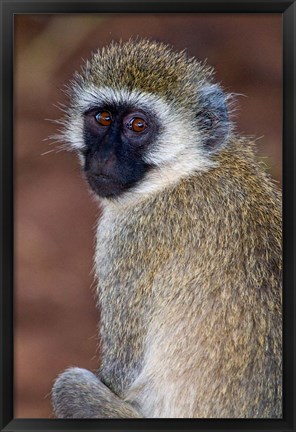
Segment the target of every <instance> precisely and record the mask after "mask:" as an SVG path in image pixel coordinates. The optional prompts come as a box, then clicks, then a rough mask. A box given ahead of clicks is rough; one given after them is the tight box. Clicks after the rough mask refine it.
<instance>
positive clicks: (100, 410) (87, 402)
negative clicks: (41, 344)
mask: <svg viewBox="0 0 296 432" xmlns="http://www.w3.org/2000/svg"><path fill="white" fill-rule="evenodd" d="M52 402H53V407H54V413H55V415H56V417H58V418H76V419H78V418H141V417H143V416H142V415H141V414H140V413H139V412H138V411H137V410H136V409H135V408H134V407H133V406H132V405H131V404H129V403H127V402H125V401H124V400H122V399H120V398H119V397H118V396H117V395H115V394H114V393H113V392H112V391H111V390H110V389H109V388H108V387H107V386H106V385H105V384H103V383H102V381H100V380H99V378H97V377H96V375H94V374H93V373H92V372H90V371H88V370H86V369H81V368H77V367H75V368H70V369H67V370H66V371H65V372H63V373H62V374H61V375H60V376H59V377H58V378H57V380H56V381H55V383H54V385H53V389H52Z"/></svg>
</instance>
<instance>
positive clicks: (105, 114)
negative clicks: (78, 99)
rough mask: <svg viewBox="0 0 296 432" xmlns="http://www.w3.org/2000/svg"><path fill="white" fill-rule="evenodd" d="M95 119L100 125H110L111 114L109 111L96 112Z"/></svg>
mask: <svg viewBox="0 0 296 432" xmlns="http://www.w3.org/2000/svg"><path fill="white" fill-rule="evenodd" d="M95 119H96V121H97V122H98V123H100V125H102V126H110V124H111V123H112V114H111V113H110V112H109V111H101V112H98V113H97V114H96V116H95Z"/></svg>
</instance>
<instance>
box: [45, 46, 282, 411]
mask: <svg viewBox="0 0 296 432" xmlns="http://www.w3.org/2000/svg"><path fill="white" fill-rule="evenodd" d="M228 99H229V97H228V96H227V95H225V94H224V92H223V90H222V89H221V88H220V86H219V85H217V84H215V83H214V81H213V70H212V69H211V68H210V67H208V66H206V65H205V64H201V63H199V62H197V61H196V60H195V59H193V58H188V57H187V55H186V54H185V53H184V52H177V53H176V52H174V51H172V49H171V48H170V47H168V46H166V45H164V44H161V43H155V42H150V41H147V40H136V41H129V42H127V43H121V42H120V43H113V44H111V45H110V46H109V47H107V48H103V49H102V50H101V51H98V52H97V53H95V54H94V55H93V57H92V59H91V60H90V61H88V62H87V63H86V65H85V68H84V69H83V71H82V73H81V74H77V75H76V76H75V80H74V82H73V83H72V84H71V91H70V104H69V108H68V110H67V114H66V118H65V119H64V131H63V132H62V137H61V139H63V140H65V141H67V142H68V143H69V144H70V146H71V148H73V149H74V150H76V151H77V153H78V155H79V158H80V161H81V164H82V169H83V173H84V176H85V178H86V180H87V181H88V183H89V185H90V188H91V190H92V191H93V194H94V195H95V196H96V197H98V199H99V200H100V203H101V205H102V208H103V215H102V217H101V219H100V220H99V223H98V230H97V247H96V252H95V269H96V276H97V279H98V289H97V295H98V307H99V309H100V311H101V324H100V340H101V365H100V368H99V370H98V372H96V373H92V372H90V371H88V370H85V369H81V368H70V369H68V370H66V371H65V372H63V373H62V374H61V375H60V376H59V377H58V378H57V380H56V382H55V383H54V386H53V390H52V400H53V407H54V412H55V415H56V416H57V417H59V418H137V417H138V418H141V417H145V418H151V417H154V418H157V417H161V418H279V417H281V416H282V360H281V358H282V351H281V350H282V348H281V346H282V317H281V280H282V276H281V269H282V266H281V256H282V255H281V199H280V194H279V192H278V191H277V189H276V187H275V186H274V184H273V182H272V181H271V179H270V178H269V176H268V175H267V174H266V173H265V172H264V169H263V168H262V166H261V165H260V164H259V163H258V162H257V160H256V157H255V155H254V144H253V143H252V142H250V140H249V139H245V138H241V137H239V136H237V134H236V133H235V132H234V130H233V128H232V126H231V122H230V119H229V113H228V108H227V107H228Z"/></svg>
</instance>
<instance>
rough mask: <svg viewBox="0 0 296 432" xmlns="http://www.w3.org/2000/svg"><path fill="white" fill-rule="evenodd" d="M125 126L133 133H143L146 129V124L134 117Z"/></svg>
mask: <svg viewBox="0 0 296 432" xmlns="http://www.w3.org/2000/svg"><path fill="white" fill-rule="evenodd" d="M126 126H127V127H128V128H129V129H130V130H132V131H134V132H143V130H145V129H146V127H147V123H146V122H145V120H144V119H142V118H140V117H134V118H132V119H131V120H130V121H129V122H128V123H127V125H126Z"/></svg>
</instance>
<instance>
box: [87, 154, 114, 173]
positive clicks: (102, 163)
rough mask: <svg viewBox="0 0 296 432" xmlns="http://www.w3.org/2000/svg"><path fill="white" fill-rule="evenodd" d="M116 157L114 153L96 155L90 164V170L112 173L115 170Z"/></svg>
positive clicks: (91, 171)
mask: <svg viewBox="0 0 296 432" xmlns="http://www.w3.org/2000/svg"><path fill="white" fill-rule="evenodd" d="M115 161H116V158H115V156H114V154H112V155H107V154H102V155H96V156H94V157H93V158H92V159H91V161H90V164H89V171H90V173H91V174H94V175H96V174H106V175H110V174H112V171H113V170H114V165H115Z"/></svg>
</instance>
